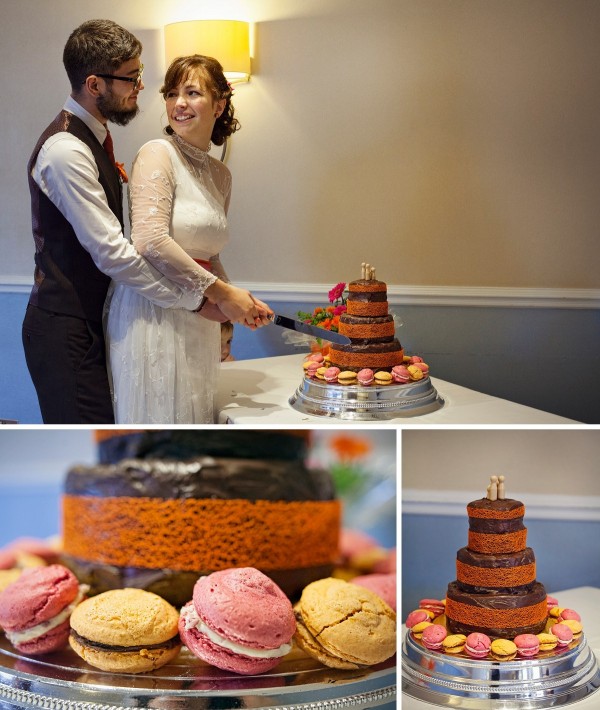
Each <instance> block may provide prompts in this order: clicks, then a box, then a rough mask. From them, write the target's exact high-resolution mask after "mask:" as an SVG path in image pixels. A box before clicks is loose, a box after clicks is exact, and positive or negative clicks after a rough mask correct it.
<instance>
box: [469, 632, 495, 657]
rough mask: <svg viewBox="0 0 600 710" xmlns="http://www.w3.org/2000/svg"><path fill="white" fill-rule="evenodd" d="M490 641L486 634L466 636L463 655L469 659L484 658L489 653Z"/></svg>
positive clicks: (476, 633)
mask: <svg viewBox="0 0 600 710" xmlns="http://www.w3.org/2000/svg"><path fill="white" fill-rule="evenodd" d="M491 645H492V640H491V639H490V637H489V636H486V634H480V633H478V632H474V633H472V634H469V635H468V636H467V640H466V641H465V653H466V654H467V655H468V656H471V658H485V657H486V656H487V655H488V653H489V652H490V646H491Z"/></svg>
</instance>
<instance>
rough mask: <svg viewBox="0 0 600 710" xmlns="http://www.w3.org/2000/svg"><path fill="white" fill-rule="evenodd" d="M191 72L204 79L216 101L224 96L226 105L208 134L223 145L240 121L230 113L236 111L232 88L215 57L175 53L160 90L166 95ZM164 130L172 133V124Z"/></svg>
mask: <svg viewBox="0 0 600 710" xmlns="http://www.w3.org/2000/svg"><path fill="white" fill-rule="evenodd" d="M191 74H198V75H199V76H200V77H201V78H202V79H203V80H204V81H205V83H206V88H207V89H208V91H210V93H211V94H212V97H213V99H214V100H215V101H221V99H225V108H224V109H223V113H222V114H221V115H220V116H219V118H217V120H216V121H215V125H214V128H213V132H212V135H211V137H210V139H211V141H212V142H213V143H214V144H215V145H223V143H225V140H226V139H227V138H229V136H230V135H231V134H232V133H235V132H236V131H239V129H240V128H241V125H240V122H239V121H238V120H237V118H234V115H233V114H234V111H235V109H234V108H233V104H232V103H231V97H232V96H233V89H232V88H231V86H230V85H229V82H228V81H227V79H226V78H225V75H224V74H223V67H222V66H221V65H220V63H219V62H218V61H217V60H216V59H213V58H212V57H205V56H204V55H202V54H191V55H189V56H187V57H177V59H174V60H173V61H172V62H171V65H170V66H169V68H168V69H167V73H166V74H165V81H164V84H163V85H162V86H161V87H160V93H161V94H162V95H163V98H164V99H166V97H167V94H168V93H169V91H172V90H173V89H175V88H177V87H178V86H179V85H180V84H181V83H182V82H184V81H185V80H186V78H187V77H188V76H190V75H191ZM165 131H166V132H167V133H169V134H172V133H173V129H172V128H171V126H167V127H166V128H165Z"/></svg>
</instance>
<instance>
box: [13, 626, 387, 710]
mask: <svg viewBox="0 0 600 710" xmlns="http://www.w3.org/2000/svg"><path fill="white" fill-rule="evenodd" d="M292 707H293V708H294V710H342V709H343V708H349V709H351V708H355V707H359V708H384V709H386V710H391V709H392V708H395V707H396V667H395V659H394V658H392V659H390V660H389V661H387V662H386V663H382V664H380V665H378V666H373V667H372V668H368V669H362V670H358V671H347V670H346V671H342V670H334V669H331V668H326V667H325V666H322V665H321V664H320V663H318V662H317V661H313V660H312V659H310V658H308V657H306V656H304V655H301V654H299V653H298V654H296V657H295V658H294V651H293V652H292V654H291V655H290V658H286V659H285V660H284V661H282V663H281V664H280V665H279V666H278V667H277V668H275V669H274V670H272V671H270V672H269V673H264V674H261V675H257V676H240V675H236V674H234V673H227V672H225V671H220V670H219V669H218V668H213V667H212V666H209V665H207V664H205V663H202V661H200V660H198V659H197V658H195V656H192V655H191V654H190V653H189V652H188V651H187V649H185V648H184V649H183V650H182V652H181V653H180V654H179V656H178V657H177V659H175V661H173V663H171V664H168V665H166V666H163V668H160V669H159V670H157V671H154V672H153V673H144V674H138V675H131V674H121V673H106V672H104V671H100V670H97V669H94V668H92V667H91V666H89V665H88V664H87V663H85V661H83V660H82V659H80V658H79V657H78V656H76V655H75V653H73V652H72V651H71V650H70V649H66V650H64V651H60V652H58V653H53V654H48V655H46V656H40V657H37V658H33V657H26V656H21V655H19V654H18V653H16V652H15V651H14V650H12V648H11V646H10V645H9V643H8V641H7V640H6V639H5V638H4V637H3V636H2V635H0V708H1V709H2V710H5V709H7V708H46V709H49V710H121V708H157V709H158V710H184V709H185V710H189V709H190V708H194V710H196V709H197V710H209V709H213V708H218V709H219V710H228V709H229V708H232V709H233V708H271V709H272V710H274V709H282V710H283V708H287V709H288V710H289V709H290V708H292Z"/></svg>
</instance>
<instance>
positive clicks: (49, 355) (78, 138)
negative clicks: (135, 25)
mask: <svg viewBox="0 0 600 710" xmlns="http://www.w3.org/2000/svg"><path fill="white" fill-rule="evenodd" d="M141 51H142V45H141V43H140V42H139V40H138V39H137V38H136V37H134V36H133V35H132V34H131V33H130V32H128V31H127V30H125V29H124V28H122V27H120V26H119V25H117V24H115V23H114V22H111V21H110V20H91V21H89V22H85V23H83V24H82V25H81V26H80V27H78V28H77V29H76V30H74V31H73V32H72V34H71V36H70V37H69V39H68V41H67V43H66V45H65V48H64V53H63V63H64V65H65V69H66V71H67V75H68V77H69V81H70V83H71V88H72V91H71V95H70V96H69V98H68V99H67V101H66V103H65V105H64V107H63V109H62V111H61V112H60V113H59V114H58V116H57V117H56V118H55V119H54V121H52V123H51V124H50V125H49V126H48V127H47V128H46V130H45V131H44V132H43V133H42V136H41V137H40V139H39V141H38V143H37V145H36V147H35V149H34V151H33V154H32V156H31V158H30V161H29V164H28V176H29V187H30V192H31V209H32V223H33V237H34V242H35V278H34V285H33V289H32V291H31V295H30V298H29V304H28V307H27V313H26V315H25V319H24V322H23V346H24V349H25V357H26V360H27V366H28V368H29V372H30V374H31V377H32V380H33V383H34V385H35V388H36V392H37V395H38V400H39V403H40V409H41V412H42V418H43V420H44V423H46V424H49V423H53V424H110V423H112V422H113V421H114V418H113V412H112V404H111V397H110V389H109V383H108V375H107V371H106V357H105V345H104V335H103V332H102V311H103V306H104V300H105V297H106V294H107V290H108V286H109V283H110V281H111V279H113V280H115V281H119V282H123V283H125V284H127V285H128V286H130V287H131V288H133V289H135V290H136V291H138V292H139V293H141V294H142V295H144V296H145V297H146V298H147V299H149V300H150V301H152V302H153V303H155V304H157V305H159V306H162V307H163V308H165V307H174V308H187V309H189V310H196V309H197V308H198V307H199V305H200V304H199V300H198V297H197V296H194V295H191V294H187V293H184V292H182V291H181V290H180V289H179V288H178V287H176V286H175V285H173V284H171V283H170V282H169V281H167V280H166V279H165V278H164V277H163V276H162V275H161V274H159V273H158V272H157V271H156V270H155V269H154V268H153V267H152V266H151V265H150V264H148V263H147V262H146V261H145V260H144V259H143V258H142V257H141V256H140V255H139V254H138V253H137V251H136V250H135V248H134V247H133V246H132V245H131V244H130V243H129V242H128V241H127V240H126V239H125V237H124V235H123V200H122V198H123V192H122V180H123V179H126V177H125V178H124V176H123V173H122V172H120V170H119V168H118V166H117V165H116V163H115V161H114V154H113V151H112V139H111V137H110V133H109V132H108V130H107V123H108V122H109V121H110V122H112V123H116V124H117V125H121V126H124V125H126V124H127V123H128V122H129V121H130V120H131V119H132V118H134V116H135V115H136V114H137V113H138V111H139V108H138V103H137V100H138V94H139V92H140V91H141V90H142V89H143V88H144V85H143V82H142V71H143V65H142V64H141V62H140V55H141ZM141 423H143V422H141Z"/></svg>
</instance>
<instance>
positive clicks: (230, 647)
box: [181, 604, 292, 658]
mask: <svg viewBox="0 0 600 710" xmlns="http://www.w3.org/2000/svg"><path fill="white" fill-rule="evenodd" d="M181 618H182V619H183V623H184V629H185V630H186V631H190V630H192V629H194V630H195V631H197V632H198V633H199V634H202V635H204V636H206V637H207V638H208V639H209V641H210V642H211V643H213V644H214V645H215V646H218V647H219V648H223V649H225V650H227V651H230V652H231V653H235V654H238V655H240V656H248V657H249V658H281V657H283V656H286V655H287V654H288V653H289V652H290V651H291V650H292V644H291V643H283V644H281V646H278V647H277V648H254V647H250V646H244V645H243V644H240V643H236V642H235V641H230V640H229V639H227V638H225V637H223V636H221V635H220V634H218V633H217V632H216V631H215V630H214V629H211V628H210V627H209V626H208V625H207V624H206V623H205V622H204V621H203V620H202V619H201V618H200V616H199V615H198V612H197V611H196V609H195V608H194V606H193V604H187V605H186V606H184V607H183V609H182V610H181Z"/></svg>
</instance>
